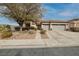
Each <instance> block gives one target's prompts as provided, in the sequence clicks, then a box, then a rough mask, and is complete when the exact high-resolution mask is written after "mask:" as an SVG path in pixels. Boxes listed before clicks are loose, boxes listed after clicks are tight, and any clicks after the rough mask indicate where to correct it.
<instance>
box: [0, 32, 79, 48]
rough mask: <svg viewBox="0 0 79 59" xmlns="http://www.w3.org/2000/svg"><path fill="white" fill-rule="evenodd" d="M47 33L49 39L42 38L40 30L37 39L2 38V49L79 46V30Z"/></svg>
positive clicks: (0, 42) (0, 44) (0, 46)
mask: <svg viewBox="0 0 79 59" xmlns="http://www.w3.org/2000/svg"><path fill="white" fill-rule="evenodd" d="M46 34H47V35H48V37H49V39H41V35H40V33H39V31H37V33H36V39H27V40H0V49H3V48H41V47H70V46H79V33H78V32H67V31H47V33H46Z"/></svg>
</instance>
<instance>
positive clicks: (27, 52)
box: [0, 47, 79, 56]
mask: <svg viewBox="0 0 79 59" xmlns="http://www.w3.org/2000/svg"><path fill="white" fill-rule="evenodd" d="M0 56H79V47H53V48H22V49H0Z"/></svg>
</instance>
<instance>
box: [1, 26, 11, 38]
mask: <svg viewBox="0 0 79 59" xmlns="http://www.w3.org/2000/svg"><path fill="white" fill-rule="evenodd" d="M0 34H1V35H0V36H1V38H8V37H10V36H12V32H11V29H10V26H6V25H0Z"/></svg>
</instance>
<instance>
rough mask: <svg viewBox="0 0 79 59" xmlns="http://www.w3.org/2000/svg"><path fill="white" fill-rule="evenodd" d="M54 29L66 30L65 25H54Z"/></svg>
mask: <svg viewBox="0 0 79 59" xmlns="http://www.w3.org/2000/svg"><path fill="white" fill-rule="evenodd" d="M52 30H63V31H64V30H65V26H64V25H52Z"/></svg>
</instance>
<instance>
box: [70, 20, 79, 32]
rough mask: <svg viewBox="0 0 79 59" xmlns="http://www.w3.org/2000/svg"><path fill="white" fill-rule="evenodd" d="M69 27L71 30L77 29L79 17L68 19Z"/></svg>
mask: <svg viewBox="0 0 79 59" xmlns="http://www.w3.org/2000/svg"><path fill="white" fill-rule="evenodd" d="M69 29H70V30H71V31H79V19H73V20H70V21H69Z"/></svg>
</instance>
